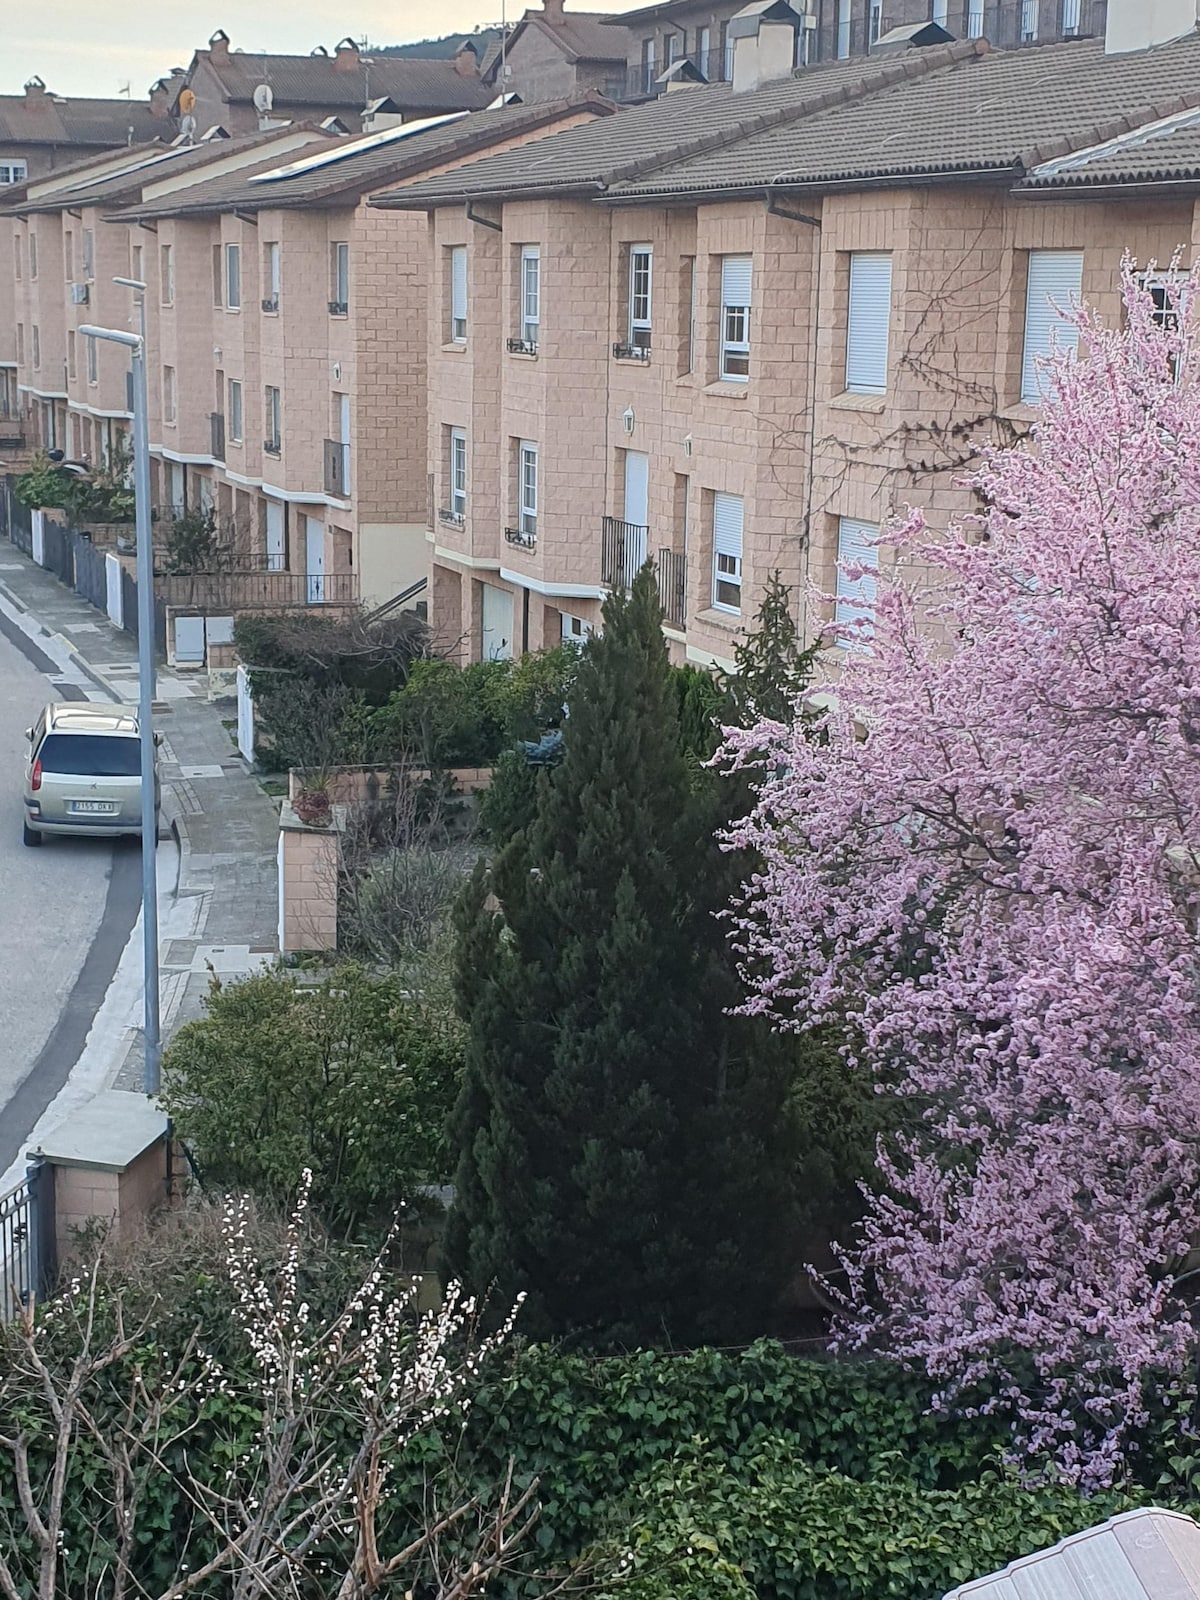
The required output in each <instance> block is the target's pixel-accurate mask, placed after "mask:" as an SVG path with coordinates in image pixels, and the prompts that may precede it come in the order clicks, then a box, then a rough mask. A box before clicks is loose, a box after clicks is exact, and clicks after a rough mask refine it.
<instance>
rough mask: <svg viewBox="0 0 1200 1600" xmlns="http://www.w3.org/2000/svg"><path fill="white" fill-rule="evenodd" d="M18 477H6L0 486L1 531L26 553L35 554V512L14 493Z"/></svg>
mask: <svg viewBox="0 0 1200 1600" xmlns="http://www.w3.org/2000/svg"><path fill="white" fill-rule="evenodd" d="M15 483H16V479H15V478H13V477H6V478H5V479H4V483H3V485H2V486H0V489H2V492H0V532H2V533H3V534H4V537H5V538H6V539H7V540H8V541H9V543H10V544H13V545H15V546H16V547H17V549H18V550H20V551H22V552H23V553H24V554H25V555H27V556H31V555H32V554H33V513H32V512H31V511H30V510H29V507H28V506H23V505H22V504H21V502H20V501H19V500H18V499H17V497H16V494H15V493H14V485H15Z"/></svg>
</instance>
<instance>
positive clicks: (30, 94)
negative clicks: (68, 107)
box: [25, 75, 46, 100]
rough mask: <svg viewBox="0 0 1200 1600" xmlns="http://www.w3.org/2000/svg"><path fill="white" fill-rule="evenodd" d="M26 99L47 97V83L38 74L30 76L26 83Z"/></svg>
mask: <svg viewBox="0 0 1200 1600" xmlns="http://www.w3.org/2000/svg"><path fill="white" fill-rule="evenodd" d="M25 98H26V100H44V99H45V98H46V85H45V84H44V83H43V82H42V80H41V79H40V78H39V77H37V76H36V75H35V76H34V77H32V78H30V80H29V82H28V83H27V84H26V85H25Z"/></svg>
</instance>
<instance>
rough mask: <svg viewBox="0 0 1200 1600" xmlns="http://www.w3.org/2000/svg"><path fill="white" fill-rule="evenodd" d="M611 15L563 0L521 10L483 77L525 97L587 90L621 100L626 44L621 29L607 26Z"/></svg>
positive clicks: (542, 97) (547, 0)
mask: <svg viewBox="0 0 1200 1600" xmlns="http://www.w3.org/2000/svg"><path fill="white" fill-rule="evenodd" d="M615 20H616V19H612V18H609V17H608V15H607V13H605V12H597V11H566V10H565V8H564V5H563V0H544V4H543V5H542V6H540V7H539V8H537V9H536V10H529V11H526V12H525V14H524V16H522V18H521V20H520V21H519V22H518V23H517V25H516V27H515V28H514V29H513V30H512V32H511V33H510V34H508V35H507V37H506V38H505V39H504V41H503V47H502V49H500V50H499V51H497V52H495V53H494V54H493V55H492V56H491V58H490V60H489V62H488V64H487V66H486V70H485V73H484V76H485V77H486V78H487V80H488V82H489V83H493V84H495V85H496V87H497V88H499V89H503V90H504V91H505V92H506V93H512V94H519V95H520V96H521V98H522V99H523V100H525V101H535V100H558V99H563V98H566V97H567V96H570V95H573V94H581V93H583V92H584V91H585V90H588V89H597V90H600V91H601V92H602V93H604V94H606V95H609V96H610V97H611V98H613V99H616V100H623V99H625V98H627V96H626V94H625V81H626V66H625V57H626V51H627V45H626V37H625V34H624V32H623V30H622V29H621V28H620V27H619V26H617V27H613V26H610V25H609V24H610V23H611V22H613V21H615Z"/></svg>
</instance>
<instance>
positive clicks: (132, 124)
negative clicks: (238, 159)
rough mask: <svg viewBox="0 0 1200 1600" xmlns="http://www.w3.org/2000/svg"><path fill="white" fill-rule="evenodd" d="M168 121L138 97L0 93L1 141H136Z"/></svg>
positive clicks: (156, 134)
mask: <svg viewBox="0 0 1200 1600" xmlns="http://www.w3.org/2000/svg"><path fill="white" fill-rule="evenodd" d="M169 127H170V124H169V123H167V122H166V121H165V119H164V118H162V117H158V116H155V115H154V113H153V112H152V111H151V110H150V107H149V106H148V105H141V104H139V103H138V102H137V101H130V100H73V99H68V98H66V97H64V96H62V95H56V94H50V93H48V92H47V93H45V94H34V95H29V94H24V95H20V94H3V95H0V144H26V145H37V144H55V145H58V144H78V145H123V144H128V143H131V142H132V143H133V144H141V143H143V142H145V141H146V140H147V139H158V138H161V137H162V135H163V133H164V131H165V130H166V129H168V128H169ZM130 130H132V139H131V137H130Z"/></svg>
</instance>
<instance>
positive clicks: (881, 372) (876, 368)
mask: <svg viewBox="0 0 1200 1600" xmlns="http://www.w3.org/2000/svg"><path fill="white" fill-rule="evenodd" d="M891 311H892V258H891V256H890V255H886V254H883V253H881V252H878V251H871V252H866V251H856V252H855V253H854V254H853V255H852V256H851V257H850V301H849V306H848V308H847V313H846V388H847V390H848V391H849V392H850V393H851V394H886V392H887V364H888V322H889V320H890V318H891Z"/></svg>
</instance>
